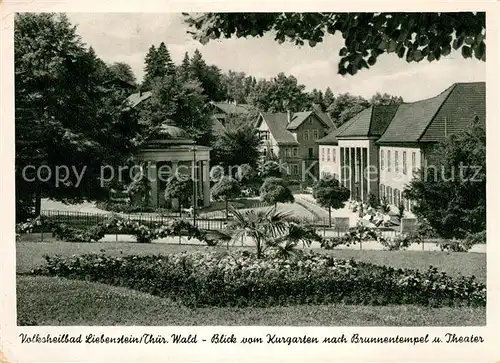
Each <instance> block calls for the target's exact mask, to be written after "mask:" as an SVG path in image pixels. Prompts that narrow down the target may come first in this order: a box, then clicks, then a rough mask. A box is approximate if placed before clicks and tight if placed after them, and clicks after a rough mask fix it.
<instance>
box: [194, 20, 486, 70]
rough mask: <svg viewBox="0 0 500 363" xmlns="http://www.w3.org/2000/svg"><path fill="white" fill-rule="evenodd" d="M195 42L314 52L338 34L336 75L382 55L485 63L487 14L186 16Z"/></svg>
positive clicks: (412, 60) (408, 60) (413, 59)
mask: <svg viewBox="0 0 500 363" xmlns="http://www.w3.org/2000/svg"><path fill="white" fill-rule="evenodd" d="M185 16H186V18H185V20H186V22H187V23H188V24H189V26H190V27H191V31H190V32H189V33H191V34H192V35H193V37H194V38H195V39H198V40H199V41H200V42H201V43H203V44H205V43H207V42H208V41H209V40H210V39H218V38H221V37H225V38H230V37H231V36H233V35H236V36H237V37H247V36H253V37H255V36H262V35H264V34H265V33H271V32H272V33H273V34H274V37H275V40H276V41H278V42H280V43H283V42H285V41H286V40H289V41H292V42H294V43H295V44H297V45H303V44H305V43H306V42H307V43H308V44H309V46H311V47H314V46H315V45H316V44H317V43H320V42H322V41H323V39H324V38H325V36H327V35H328V34H335V33H336V32H339V33H340V34H341V35H342V37H343V39H344V47H342V48H341V49H340V50H339V55H340V57H341V59H340V62H339V66H338V72H339V74H341V75H345V74H351V75H353V74H356V73H357V72H358V71H359V70H360V69H363V68H370V67H371V66H373V65H375V64H376V62H377V59H378V57H379V56H380V55H381V54H384V53H393V54H395V55H397V56H398V57H399V58H402V59H405V60H406V61H407V62H420V61H422V60H423V59H427V60H428V61H429V62H432V61H435V60H439V59H441V57H445V56H447V55H449V54H450V53H451V52H452V51H453V50H456V51H460V52H461V55H462V57H464V58H471V57H475V58H476V59H478V60H481V61H485V60H486V43H485V39H486V14H485V13H484V12H477V13H472V12H456V13H452V12H446V13H422V12H416V13H205V14H203V15H201V16H191V15H189V14H185Z"/></svg>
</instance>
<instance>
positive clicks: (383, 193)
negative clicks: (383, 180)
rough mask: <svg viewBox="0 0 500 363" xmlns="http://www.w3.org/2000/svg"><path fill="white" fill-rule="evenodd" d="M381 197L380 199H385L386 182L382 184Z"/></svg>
mask: <svg viewBox="0 0 500 363" xmlns="http://www.w3.org/2000/svg"><path fill="white" fill-rule="evenodd" d="M379 194H380V195H379V198H380V199H384V196H385V185H384V184H380V192H379Z"/></svg>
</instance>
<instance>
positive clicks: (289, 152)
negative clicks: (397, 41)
mask: <svg viewBox="0 0 500 363" xmlns="http://www.w3.org/2000/svg"><path fill="white" fill-rule="evenodd" d="M291 153H292V150H291V149H290V148H289V147H287V148H285V155H286V157H287V158H289V157H290V155H291Z"/></svg>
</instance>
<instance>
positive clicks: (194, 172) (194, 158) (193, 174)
mask: <svg viewBox="0 0 500 363" xmlns="http://www.w3.org/2000/svg"><path fill="white" fill-rule="evenodd" d="M191 150H192V151H193V171H192V174H191V176H192V178H193V225H194V226H195V227H196V202H197V199H198V195H197V192H198V190H197V186H198V185H197V180H196V179H197V175H196V146H193V148H192V149H191Z"/></svg>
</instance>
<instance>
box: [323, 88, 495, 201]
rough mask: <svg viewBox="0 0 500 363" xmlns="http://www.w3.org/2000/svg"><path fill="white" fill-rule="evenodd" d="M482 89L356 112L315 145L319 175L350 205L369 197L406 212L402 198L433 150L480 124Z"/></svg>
mask: <svg viewBox="0 0 500 363" xmlns="http://www.w3.org/2000/svg"><path fill="white" fill-rule="evenodd" d="M485 88H486V84H485V83H484V82H476V83H456V84H453V85H452V86H451V87H449V88H447V89H446V90H445V91H443V92H442V93H440V94H439V95H437V96H436V97H432V98H429V99H426V100H422V101H417V102H412V103H403V104H400V105H389V106H382V105H379V106H372V107H370V108H367V109H365V110H363V111H361V112H360V113H359V114H357V115H356V116H354V117H353V118H352V119H350V120H349V121H347V122H346V123H345V124H343V125H342V126H340V127H339V128H338V129H336V130H334V131H333V132H331V133H330V134H328V135H327V136H326V137H324V138H322V139H320V140H318V144H319V150H320V151H319V152H320V155H321V156H320V160H319V163H320V174H321V175H325V174H330V175H333V176H334V177H337V178H338V179H339V180H340V181H341V182H342V183H343V184H344V185H345V186H346V187H348V188H349V189H350V190H351V193H352V197H353V198H354V199H357V200H363V201H366V200H367V198H368V195H369V194H370V193H372V194H374V195H375V196H376V197H378V198H386V199H387V201H388V202H389V203H390V204H391V205H394V206H397V205H399V203H400V202H403V204H404V205H405V209H406V210H411V207H412V202H411V201H408V200H405V199H404V198H403V195H402V192H403V191H404V189H405V187H406V185H407V184H408V183H409V182H410V181H411V180H412V178H413V176H414V173H415V172H416V171H417V170H419V169H421V168H422V167H423V166H428V165H427V156H428V155H429V152H430V151H431V150H432V148H433V147H434V146H435V145H436V144H437V143H438V142H441V141H443V140H445V139H446V138H447V137H448V136H449V135H451V134H453V133H456V132H459V131H462V130H464V129H466V128H467V127H469V125H470V123H471V122H473V120H477V121H479V122H481V123H482V124H484V123H485V121H486V92H485ZM333 153H335V155H336V158H335V159H334V158H333V157H332V156H331V155H333ZM329 154H330V158H328V155H329ZM323 155H324V157H323Z"/></svg>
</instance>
